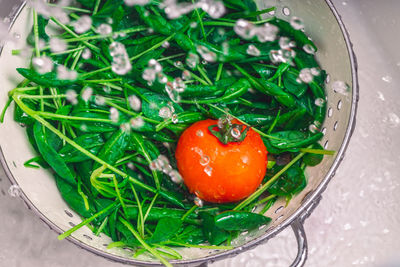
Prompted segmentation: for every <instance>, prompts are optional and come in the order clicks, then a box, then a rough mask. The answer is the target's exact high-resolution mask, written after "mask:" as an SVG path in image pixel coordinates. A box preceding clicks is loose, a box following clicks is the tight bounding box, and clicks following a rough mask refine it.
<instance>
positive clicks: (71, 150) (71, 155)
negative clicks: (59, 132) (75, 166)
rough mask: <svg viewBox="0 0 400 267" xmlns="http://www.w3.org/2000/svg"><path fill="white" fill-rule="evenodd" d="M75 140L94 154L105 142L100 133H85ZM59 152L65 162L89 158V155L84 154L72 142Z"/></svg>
mask: <svg viewBox="0 0 400 267" xmlns="http://www.w3.org/2000/svg"><path fill="white" fill-rule="evenodd" d="M74 141H75V142H76V143H77V144H78V145H80V146H81V147H83V148H84V149H86V150H88V151H89V152H91V153H92V154H94V155H96V154H97V153H98V152H99V151H100V149H101V147H102V146H103V144H104V140H103V137H102V136H101V135H100V134H98V133H94V134H83V135H81V136H79V137H77V138H75V139H74ZM58 153H59V154H60V156H61V157H62V158H63V159H64V161H65V162H81V161H85V160H88V159H89V157H88V156H86V155H84V154H83V153H82V152H80V151H78V150H77V149H76V148H75V147H73V146H72V145H70V144H66V145H65V146H64V147H63V148H61V150H60V151H59V152H58Z"/></svg>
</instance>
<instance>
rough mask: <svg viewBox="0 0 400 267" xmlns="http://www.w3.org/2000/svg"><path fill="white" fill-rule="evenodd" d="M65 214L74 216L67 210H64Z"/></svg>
mask: <svg viewBox="0 0 400 267" xmlns="http://www.w3.org/2000/svg"><path fill="white" fill-rule="evenodd" d="M64 212H65V214H67V215H68V217H71V218H72V217H74V215H72V213H71V212H70V211H69V210H64Z"/></svg>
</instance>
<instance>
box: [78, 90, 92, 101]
mask: <svg viewBox="0 0 400 267" xmlns="http://www.w3.org/2000/svg"><path fill="white" fill-rule="evenodd" d="M92 94H93V89H92V88H90V87H86V88H85V89H83V90H82V92H81V97H82V99H83V101H85V102H87V101H89V99H90V97H91V96H92Z"/></svg>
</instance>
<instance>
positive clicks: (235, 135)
mask: <svg viewBox="0 0 400 267" xmlns="http://www.w3.org/2000/svg"><path fill="white" fill-rule="evenodd" d="M231 135H232V137H233V138H235V139H239V138H240V136H241V132H240V130H239V129H238V128H236V127H235V128H233V129H232V130H231Z"/></svg>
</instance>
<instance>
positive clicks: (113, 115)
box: [110, 107, 119, 122]
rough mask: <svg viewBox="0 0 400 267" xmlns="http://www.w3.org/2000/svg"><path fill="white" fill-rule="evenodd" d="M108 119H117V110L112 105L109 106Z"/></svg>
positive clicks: (116, 120)
mask: <svg viewBox="0 0 400 267" xmlns="http://www.w3.org/2000/svg"><path fill="white" fill-rule="evenodd" d="M110 120H112V121H113V122H118V120H119V112H118V110H117V109H116V108H114V107H112V108H110Z"/></svg>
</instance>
